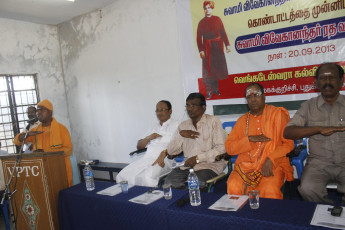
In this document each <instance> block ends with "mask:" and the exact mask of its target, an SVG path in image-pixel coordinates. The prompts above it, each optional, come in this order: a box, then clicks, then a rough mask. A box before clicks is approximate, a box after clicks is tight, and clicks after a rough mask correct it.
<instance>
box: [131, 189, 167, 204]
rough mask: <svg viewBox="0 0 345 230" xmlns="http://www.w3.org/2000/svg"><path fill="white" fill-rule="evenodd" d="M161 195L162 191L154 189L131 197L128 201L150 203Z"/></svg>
mask: <svg viewBox="0 0 345 230" xmlns="http://www.w3.org/2000/svg"><path fill="white" fill-rule="evenodd" d="M162 197H163V191H158V190H155V191H153V192H151V193H148V192H145V193H144V194H141V195H140V196H137V197H134V198H133V199H130V200H129V201H130V202H133V203H138V204H145V205H147V204H151V203H152V202H154V201H156V200H158V199H160V198H162Z"/></svg>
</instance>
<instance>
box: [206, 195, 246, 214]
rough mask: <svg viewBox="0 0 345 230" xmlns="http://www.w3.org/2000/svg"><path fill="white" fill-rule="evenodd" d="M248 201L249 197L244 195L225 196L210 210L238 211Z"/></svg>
mask: <svg viewBox="0 0 345 230" xmlns="http://www.w3.org/2000/svg"><path fill="white" fill-rule="evenodd" d="M247 200H248V196H244V195H228V194H225V195H224V196H222V197H221V198H220V199H219V200H217V201H216V203H214V204H213V205H211V206H210V207H209V209H214V210H220V211H237V210H238V209H240V208H241V207H242V206H243V205H244V204H245V203H246V202H247Z"/></svg>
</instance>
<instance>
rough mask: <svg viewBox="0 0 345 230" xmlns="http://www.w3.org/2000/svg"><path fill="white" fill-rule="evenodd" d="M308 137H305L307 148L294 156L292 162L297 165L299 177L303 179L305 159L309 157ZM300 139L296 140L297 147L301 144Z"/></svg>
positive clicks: (304, 141)
mask: <svg viewBox="0 0 345 230" xmlns="http://www.w3.org/2000/svg"><path fill="white" fill-rule="evenodd" d="M307 141H308V139H307V138H303V146H305V148H303V149H302V151H301V152H300V153H299V155H298V156H295V157H292V160H291V164H292V165H294V166H295V167H296V171H297V176H298V179H299V180H300V181H301V178H302V173H303V168H304V160H305V159H306V158H307V155H308V148H307ZM298 142H299V140H295V148H298V146H299V143H298Z"/></svg>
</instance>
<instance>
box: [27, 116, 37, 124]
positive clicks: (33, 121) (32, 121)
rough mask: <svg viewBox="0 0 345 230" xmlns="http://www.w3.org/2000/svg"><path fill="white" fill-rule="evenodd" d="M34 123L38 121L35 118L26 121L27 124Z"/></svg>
mask: <svg viewBox="0 0 345 230" xmlns="http://www.w3.org/2000/svg"><path fill="white" fill-rule="evenodd" d="M36 121H38V118H37V117H35V118H31V119H30V120H28V123H29V124H30V123H35V122H36Z"/></svg>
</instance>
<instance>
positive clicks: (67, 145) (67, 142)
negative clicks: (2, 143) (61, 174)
mask: <svg viewBox="0 0 345 230" xmlns="http://www.w3.org/2000/svg"><path fill="white" fill-rule="evenodd" d="M36 112H37V118H38V120H39V121H40V122H41V123H40V124H39V125H38V126H37V127H35V128H32V129H30V131H29V132H28V133H27V138H26V140H25V143H28V142H31V143H32V145H33V151H34V152H59V151H63V152H64V153H65V154H64V155H65V165H66V174H67V180H68V185H69V186H72V185H73V177H72V164H71V160H70V155H71V153H72V141H71V136H70V134H69V132H68V130H67V128H66V127H65V126H64V125H62V124H60V123H58V122H57V121H56V120H55V118H53V105H52V103H51V102H50V101H49V100H47V99H46V100H43V101H41V102H39V103H38V104H37V111H36ZM24 136H25V133H20V134H18V135H17V136H16V137H15V138H14V144H15V145H21V144H22V142H23V139H24Z"/></svg>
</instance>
